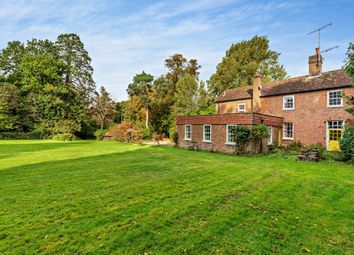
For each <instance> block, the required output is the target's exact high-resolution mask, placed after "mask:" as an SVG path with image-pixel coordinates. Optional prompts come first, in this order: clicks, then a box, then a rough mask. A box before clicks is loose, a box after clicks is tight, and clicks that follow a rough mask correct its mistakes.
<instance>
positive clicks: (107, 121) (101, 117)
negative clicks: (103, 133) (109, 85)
mask: <svg viewBox="0 0 354 255" xmlns="http://www.w3.org/2000/svg"><path fill="white" fill-rule="evenodd" d="M91 113H92V118H93V121H94V122H95V123H96V124H97V125H98V126H99V127H100V128H101V129H105V128H108V127H109V126H110V125H112V124H113V122H114V118H115V117H116V114H117V110H116V103H115V102H114V101H113V100H112V98H111V96H110V94H109V93H108V92H107V90H106V89H105V88H104V87H101V89H100V93H96V95H95V97H94V98H93V105H92V107H91Z"/></svg>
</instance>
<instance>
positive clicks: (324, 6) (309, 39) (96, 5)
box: [0, 0, 354, 100]
mask: <svg viewBox="0 0 354 255" xmlns="http://www.w3.org/2000/svg"><path fill="white" fill-rule="evenodd" d="M0 6H1V8H0V48H4V47H5V46H6V44H7V42H8V41H10V40H20V41H26V40H28V39H32V38H40V39H43V38H48V39H51V40H55V38H56V36H57V35H58V34H61V33H71V32H73V33H77V34H78V35H80V37H81V39H82V41H83V42H84V43H85V45H86V48H87V50H88V51H89V53H90V56H91V57H92V59H93V67H94V69H95V74H94V78H95V81H96V83H97V86H102V85H103V86H105V87H107V89H108V90H109V91H110V92H111V93H112V95H113V97H114V98H115V99H116V100H124V99H126V98H127V94H126V91H125V89H126V87H127V85H128V84H129V82H130V81H131V79H132V77H133V75H134V74H135V73H138V72H141V71H142V70H145V71H146V72H149V73H151V74H153V75H154V76H158V75H160V74H162V73H165V72H166V69H165V68H164V59H166V58H167V57H168V56H169V55H172V54H174V53H182V54H183V55H185V56H186V57H187V58H196V59H198V60H199V63H200V64H201V65H202V69H201V75H200V78H201V79H203V80H207V79H208V78H209V77H210V75H211V74H212V73H213V72H214V71H215V68H216V65H217V64H218V63H219V62H220V61H221V59H222V57H223V56H224V55H225V51H226V50H227V49H228V48H229V47H230V45H231V44H232V43H237V42H239V41H241V40H246V39H250V38H251V37H252V36H254V35H257V34H258V35H266V36H268V37H269V40H270V45H271V49H273V50H276V51H278V52H280V53H281V56H280V62H281V63H282V64H284V66H285V69H286V70H287V72H288V73H289V75H290V76H296V75H303V74H307V72H308V71H307V70H308V67H307V58H308V56H309V55H310V54H313V53H314V48H315V47H316V44H317V38H316V35H312V36H308V35H306V34H307V33H308V32H310V31H312V30H314V29H315V28H317V27H319V26H322V25H325V24H327V23H329V22H333V26H331V27H329V28H328V29H326V30H324V31H323V33H322V40H321V48H322V49H326V48H329V47H332V46H336V45H339V46H340V48H339V49H336V50H333V51H330V52H328V53H326V54H324V58H325V60H324V70H332V69H338V68H340V67H341V66H342V65H343V60H344V59H345V52H346V48H347V46H348V44H349V42H353V41H354V17H353V14H354V1H353V0H340V1H326V0H322V1H309V0H308V1H296V0H294V1H248V0H233V1H231V0H194V1H184V0H176V1H174V0H172V1H158V0H155V1H138V0H130V1H128V0H124V1H123V0H121V1H118V0H117V1H89V0H87V1H69V0H65V1H64V0H63V1H60V0H56V1H44V0H42V1H30V0H28V1H8V0H7V1H4V0H0Z"/></svg>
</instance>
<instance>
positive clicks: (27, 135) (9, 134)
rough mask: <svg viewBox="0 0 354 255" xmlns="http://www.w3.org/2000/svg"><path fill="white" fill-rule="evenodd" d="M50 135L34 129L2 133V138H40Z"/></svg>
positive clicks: (0, 136) (0, 135) (0, 138)
mask: <svg viewBox="0 0 354 255" xmlns="http://www.w3.org/2000/svg"><path fill="white" fill-rule="evenodd" d="M48 137H49V134H48V135H46V136H45V135H44V133H43V132H41V131H38V130H33V131H31V132H20V131H13V132H1V133H0V140H39V139H46V138H48Z"/></svg>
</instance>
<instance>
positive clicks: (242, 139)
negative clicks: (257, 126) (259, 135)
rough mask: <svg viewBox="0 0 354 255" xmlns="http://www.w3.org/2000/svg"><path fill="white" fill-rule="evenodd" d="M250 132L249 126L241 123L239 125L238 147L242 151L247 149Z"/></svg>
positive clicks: (236, 137)
mask: <svg viewBox="0 0 354 255" xmlns="http://www.w3.org/2000/svg"><path fill="white" fill-rule="evenodd" d="M250 134H251V131H250V130H249V128H248V127H246V126H244V125H239V126H237V132H236V136H235V139H236V147H237V148H238V149H239V150H240V151H241V152H242V151H244V150H245V147H246V146H247V144H248V143H249V141H250Z"/></svg>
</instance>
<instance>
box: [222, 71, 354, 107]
mask: <svg viewBox="0 0 354 255" xmlns="http://www.w3.org/2000/svg"><path fill="white" fill-rule="evenodd" d="M353 83H354V81H353V79H352V78H350V77H349V76H348V75H347V74H345V73H344V72H343V71H342V70H335V71H329V72H324V73H322V74H321V75H319V76H313V77H311V76H308V75H305V76H299V77H294V78H289V79H286V80H281V81H274V82H268V83H262V91H261V97H267V96H276V95H284V94H293V93H301V92H310V91H317V90H326V89H336V88H343V87H349V86H350V85H351V84H353ZM247 95H248V96H247ZM251 95H252V86H247V87H241V88H235V89H229V90H226V91H225V92H224V94H222V95H221V96H220V97H218V98H217V100H216V102H225V101H234V100H240V99H247V98H249V99H250V98H252V96H251Z"/></svg>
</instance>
